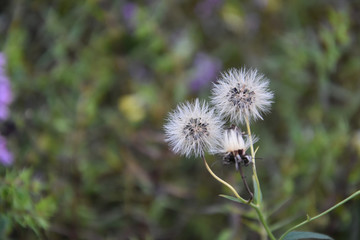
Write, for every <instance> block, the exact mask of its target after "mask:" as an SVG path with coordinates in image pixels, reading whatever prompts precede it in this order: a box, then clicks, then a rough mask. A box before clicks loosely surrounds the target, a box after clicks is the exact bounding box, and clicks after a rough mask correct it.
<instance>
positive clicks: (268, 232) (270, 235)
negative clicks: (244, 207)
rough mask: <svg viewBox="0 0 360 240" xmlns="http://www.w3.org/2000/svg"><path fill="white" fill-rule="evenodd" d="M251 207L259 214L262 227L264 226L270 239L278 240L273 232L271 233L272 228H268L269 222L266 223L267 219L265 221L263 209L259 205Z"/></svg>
mask: <svg viewBox="0 0 360 240" xmlns="http://www.w3.org/2000/svg"><path fill="white" fill-rule="evenodd" d="M251 206H252V207H253V208H254V209H255V211H256V213H257V215H258V217H259V220H260V222H261V223H262V225H263V226H264V228H265V231H266V232H267V234H268V236H269V238H270V239H271V240H276V238H275V237H274V235H273V234H272V232H271V230H270V228H269V226H268V224H267V222H266V219H265V217H264V215H263V214H262V211H261V209H260V206H259V205H256V204H251Z"/></svg>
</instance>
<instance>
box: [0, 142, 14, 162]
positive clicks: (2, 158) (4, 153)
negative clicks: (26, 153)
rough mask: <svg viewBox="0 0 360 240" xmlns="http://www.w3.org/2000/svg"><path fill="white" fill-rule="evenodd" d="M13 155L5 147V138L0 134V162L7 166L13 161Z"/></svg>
mask: <svg viewBox="0 0 360 240" xmlns="http://www.w3.org/2000/svg"><path fill="white" fill-rule="evenodd" d="M13 161H14V157H13V155H12V153H11V152H10V151H9V150H8V149H7V147H6V139H5V138H3V137H2V136H0V163H1V164H3V165H4V166H9V165H11V164H12V163H13Z"/></svg>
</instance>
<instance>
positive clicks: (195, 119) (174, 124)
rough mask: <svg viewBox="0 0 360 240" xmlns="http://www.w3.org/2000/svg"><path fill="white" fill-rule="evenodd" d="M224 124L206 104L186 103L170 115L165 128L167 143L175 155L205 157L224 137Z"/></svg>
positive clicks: (196, 101)
mask: <svg viewBox="0 0 360 240" xmlns="http://www.w3.org/2000/svg"><path fill="white" fill-rule="evenodd" d="M222 126H223V122H222V120H221V118H220V117H218V116H217V115H216V114H215V112H214V110H213V109H212V108H209V106H208V105H207V104H206V103H205V102H200V101H199V100H198V99H196V100H195V101H194V102H186V103H183V104H180V105H178V107H177V108H176V109H175V110H174V111H173V112H171V113H170V114H169V117H168V120H167V123H166V124H165V126H164V129H165V136H166V139H165V140H166V141H167V142H168V143H169V145H170V147H171V149H172V150H173V151H174V152H175V153H179V154H181V155H185V156H186V157H189V156H190V155H195V156H196V157H198V156H203V155H204V152H205V151H208V150H209V149H212V148H214V147H215V146H216V145H218V143H219V139H220V137H221V136H222Z"/></svg>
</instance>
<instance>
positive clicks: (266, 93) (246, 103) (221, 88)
mask: <svg viewBox="0 0 360 240" xmlns="http://www.w3.org/2000/svg"><path fill="white" fill-rule="evenodd" d="M272 98H273V93H272V92H271V91H270V90H269V80H268V79H266V78H265V77H264V76H263V75H262V74H259V73H258V72H257V70H253V69H250V70H246V69H245V68H242V69H240V70H239V69H230V70H229V71H227V72H225V73H223V74H222V75H221V78H220V79H218V82H217V83H216V84H214V88H213V90H212V98H211V103H212V104H213V105H214V106H215V108H216V110H217V111H218V113H219V114H220V115H221V116H224V117H228V118H230V121H232V122H235V123H237V124H238V123H244V122H245V119H246V118H248V119H249V121H251V120H257V119H259V118H260V119H262V116H261V114H262V113H266V112H268V111H269V110H270V106H271V103H272Z"/></svg>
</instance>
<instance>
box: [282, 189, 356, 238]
mask: <svg viewBox="0 0 360 240" xmlns="http://www.w3.org/2000/svg"><path fill="white" fill-rule="evenodd" d="M359 194H360V190H359V191H356V192H355V193H353V194H351V195H350V196H349V197H347V198H345V199H344V200H342V201H341V202H339V203H338V204H336V205H335V206H333V207H331V208H329V209H328V210H326V211H324V212H322V213H320V214H318V215H316V216H315V217H309V215H307V219H306V220H305V221H303V222H301V223H299V224H297V225H295V226H294V227H292V228H290V229H289V230H287V231H286V232H285V233H284V234H283V235H281V237H280V238H279V240H282V239H284V237H285V236H286V235H287V234H288V233H289V232H291V231H293V230H294V229H296V228H298V227H301V226H302V225H305V224H306V223H308V222H311V221H313V220H315V219H317V218H319V217H321V216H323V215H325V214H327V213H329V212H330V211H332V210H334V209H335V208H337V207H339V206H340V205H342V204H344V203H346V202H347V201H349V200H350V199H352V198H354V197H356V196H357V195H359Z"/></svg>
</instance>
